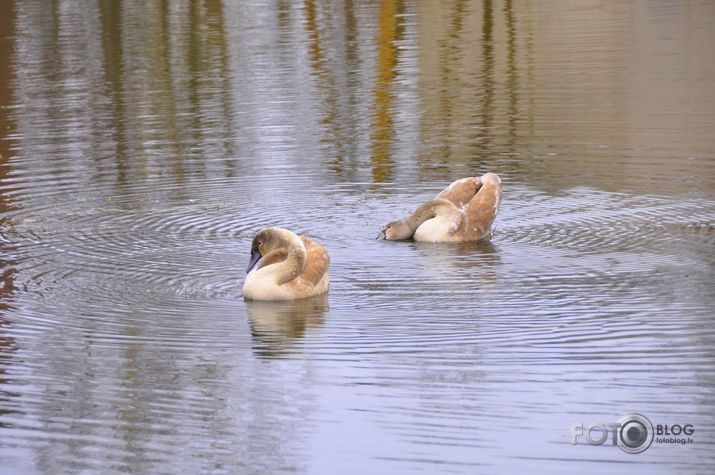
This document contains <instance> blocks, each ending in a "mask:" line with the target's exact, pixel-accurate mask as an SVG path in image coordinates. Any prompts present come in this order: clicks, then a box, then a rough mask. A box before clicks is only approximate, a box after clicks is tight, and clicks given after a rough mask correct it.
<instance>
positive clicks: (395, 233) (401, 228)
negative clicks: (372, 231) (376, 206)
mask: <svg viewBox="0 0 715 475" xmlns="http://www.w3.org/2000/svg"><path fill="white" fill-rule="evenodd" d="M414 233H415V232H414V230H412V229H410V227H409V226H408V225H407V223H405V221H404V220H402V219H401V220H399V221H393V222H391V223H387V225H386V226H385V227H384V228H383V230H382V231H380V234H379V235H378V236H377V239H384V240H387V241H405V240H407V239H411V238H412V235H413V234H414Z"/></svg>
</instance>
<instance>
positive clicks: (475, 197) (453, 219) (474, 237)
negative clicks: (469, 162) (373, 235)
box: [378, 173, 502, 242]
mask: <svg viewBox="0 0 715 475" xmlns="http://www.w3.org/2000/svg"><path fill="white" fill-rule="evenodd" d="M501 195H502V185H501V179H500V178H499V177H498V176H497V175H496V174H494V173H485V174H484V175H482V176H480V177H467V178H462V179H460V180H457V181H455V182H454V183H452V184H451V185H449V186H448V187H447V188H445V189H444V190H442V192H441V193H440V194H439V195H437V197H436V198H435V199H433V200H430V201H428V202H427V203H425V204H423V205H422V206H420V207H419V208H417V209H416V210H415V211H414V213H412V214H410V215H409V216H407V217H406V218H403V219H400V220H398V221H393V222H391V223H389V224H388V225H387V226H385V228H384V229H383V230H382V232H380V235H379V236H378V239H387V240H389V241H401V240H408V239H414V240H415V241H424V242H468V241H478V240H480V239H485V238H488V237H490V236H491V227H492V223H493V222H494V219H495V218H496V216H497V212H498V211H499V204H500V203H501Z"/></svg>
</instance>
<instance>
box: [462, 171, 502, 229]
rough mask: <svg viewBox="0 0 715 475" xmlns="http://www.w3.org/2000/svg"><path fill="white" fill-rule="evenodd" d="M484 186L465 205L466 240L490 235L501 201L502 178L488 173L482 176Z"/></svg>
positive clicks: (481, 180)
mask: <svg viewBox="0 0 715 475" xmlns="http://www.w3.org/2000/svg"><path fill="white" fill-rule="evenodd" d="M480 182H481V183H482V186H481V187H480V188H479V191H478V192H477V194H476V195H475V196H474V198H472V200H471V201H469V203H467V205H466V206H465V207H464V210H463V212H464V224H463V225H464V228H463V229H464V237H465V240H479V239H483V238H485V237H488V236H489V235H490V233H491V227H492V223H494V219H495V218H496V216H497V212H498V211H499V204H500V203H501V196H502V184H501V179H500V178H499V177H498V176H497V175H495V174H494V173H487V174H485V175H483V176H482V177H481V178H480Z"/></svg>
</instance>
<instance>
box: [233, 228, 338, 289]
mask: <svg viewBox="0 0 715 475" xmlns="http://www.w3.org/2000/svg"><path fill="white" fill-rule="evenodd" d="M329 265H330V258H329V257H328V252H327V251H326V250H325V248H324V247H323V246H321V245H320V244H318V243H317V242H315V241H311V240H310V239H308V238H307V237H305V236H297V235H296V234H294V233H292V232H291V231H288V230H287V229H283V228H276V227H271V228H265V229H263V230H261V231H260V232H259V233H258V234H256V237H254V238H253V243H252V245H251V261H250V262H249V264H248V269H247V272H248V275H247V276H246V281H245V282H244V284H243V298H244V299H246V300H295V299H302V298H306V297H312V296H314V295H320V294H324V293H325V292H327V291H328V283H329V276H328V266H329Z"/></svg>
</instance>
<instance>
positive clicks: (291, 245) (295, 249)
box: [273, 235, 307, 285]
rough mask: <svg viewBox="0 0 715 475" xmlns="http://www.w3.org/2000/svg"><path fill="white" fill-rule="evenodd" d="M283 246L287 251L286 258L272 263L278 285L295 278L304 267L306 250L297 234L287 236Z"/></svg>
mask: <svg viewBox="0 0 715 475" xmlns="http://www.w3.org/2000/svg"><path fill="white" fill-rule="evenodd" d="M285 248H286V251H287V253H288V255H287V257H286V259H285V260H284V261H282V262H279V263H277V264H273V266H275V272H276V274H277V276H278V285H281V284H285V283H286V282H289V281H291V280H293V279H295V278H296V277H298V276H299V275H300V273H301V272H303V269H304V268H305V262H306V257H307V252H306V250H305V246H304V245H303V241H301V240H300V238H298V236H295V235H293V236H288V237H286V239H285Z"/></svg>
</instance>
